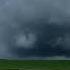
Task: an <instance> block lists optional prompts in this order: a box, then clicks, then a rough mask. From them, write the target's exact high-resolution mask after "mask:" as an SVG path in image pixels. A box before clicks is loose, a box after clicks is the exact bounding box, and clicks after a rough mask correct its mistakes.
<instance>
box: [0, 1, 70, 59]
mask: <svg viewBox="0 0 70 70" xmlns="http://www.w3.org/2000/svg"><path fill="white" fill-rule="evenodd" d="M69 3H70V1H69V0H0V57H1V58H7V57H10V58H12V57H13V58H15V57H19V58H20V57H29V56H31V57H32V56H34V57H47V56H69V55H70V52H69V50H70V23H69V22H70V20H69V19H70V7H69V6H70V5H69ZM15 40H16V42H15Z"/></svg>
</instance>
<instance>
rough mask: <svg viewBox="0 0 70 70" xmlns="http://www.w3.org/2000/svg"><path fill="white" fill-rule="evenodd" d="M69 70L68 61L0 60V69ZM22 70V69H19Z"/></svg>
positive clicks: (69, 62) (69, 64) (69, 63)
mask: <svg viewBox="0 0 70 70" xmlns="http://www.w3.org/2000/svg"><path fill="white" fill-rule="evenodd" d="M10 68H19V69H20V70H70V61H66V60H65V61H64V60H63V61H62V60H59V61H58V60H54V61H53V60H0V69H1V70H8V69H10ZM21 68H23V69H21Z"/></svg>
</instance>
